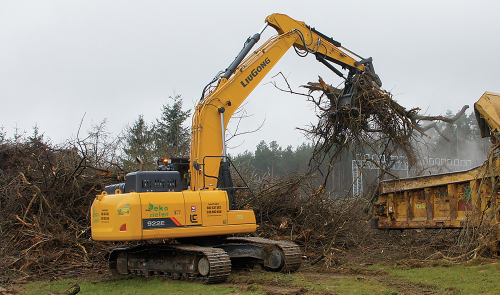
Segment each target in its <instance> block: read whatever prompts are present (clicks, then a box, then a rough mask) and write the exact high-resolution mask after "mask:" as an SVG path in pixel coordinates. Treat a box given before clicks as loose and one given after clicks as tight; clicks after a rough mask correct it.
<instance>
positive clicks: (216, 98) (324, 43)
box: [190, 14, 381, 190]
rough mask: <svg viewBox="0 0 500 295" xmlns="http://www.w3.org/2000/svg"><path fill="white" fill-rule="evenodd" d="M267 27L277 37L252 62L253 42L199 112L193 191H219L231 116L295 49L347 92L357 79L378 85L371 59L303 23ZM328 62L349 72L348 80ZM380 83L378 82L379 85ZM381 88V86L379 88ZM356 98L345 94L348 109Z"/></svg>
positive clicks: (274, 20) (275, 18) (274, 19)
mask: <svg viewBox="0 0 500 295" xmlns="http://www.w3.org/2000/svg"><path fill="white" fill-rule="evenodd" d="M266 24H267V25H269V26H271V27H273V28H274V29H276V31H277V32H278V33H279V35H277V36H275V37H273V38H271V39H269V40H268V41H267V42H265V43H264V44H263V45H262V46H261V47H260V48H259V49H257V50H256V51H254V52H253V53H252V54H251V55H250V56H248V57H246V58H244V57H245V56H246V55H247V53H248V52H250V50H251V48H252V46H253V45H254V44H255V43H256V42H257V41H258V40H259V39H260V34H261V33H257V34H255V35H253V36H252V37H250V38H249V39H248V40H247V42H246V43H245V46H244V48H243V50H242V51H241V52H240V54H239V55H238V56H237V57H236V59H235V61H234V62H233V63H232V64H231V65H230V66H229V67H228V68H227V69H226V70H225V72H224V73H223V75H221V77H220V78H219V79H218V80H217V79H215V80H216V82H217V86H216V87H215V89H214V90H213V91H212V92H210V93H209V94H206V92H205V91H204V93H203V97H202V98H201V100H200V102H199V103H198V105H197V106H196V109H195V112H194V116H193V122H192V130H191V162H192V163H193V164H194V165H192V166H191V170H190V172H191V188H192V189H193V190H200V189H215V188H216V187H217V186H218V175H219V168H220V162H221V157H222V160H223V161H224V157H225V156H226V154H225V142H224V141H225V138H224V133H225V130H226V127H227V124H228V122H229V120H230V119H231V116H232V115H233V114H234V112H235V111H236V110H237V109H238V107H239V106H240V105H241V104H242V103H243V101H244V100H245V99H246V98H247V97H248V95H249V94H250V93H251V92H252V91H253V90H254V89H255V87H256V86H257V85H258V84H259V83H260V82H261V81H262V79H263V78H264V77H265V76H266V75H267V74H268V73H269V71H270V70H271V69H272V68H273V67H274V66H275V65H276V64H277V63H278V61H279V60H280V59H281V57H282V56H283V55H284V54H285V53H286V52H287V51H288V50H289V49H290V48H292V47H294V48H295V49H296V50H297V51H298V53H299V54H300V55H302V56H305V55H307V54H313V55H315V56H316V59H317V60H318V61H320V62H321V63H323V64H325V65H326V66H327V67H328V68H330V69H332V71H334V72H335V73H336V74H338V75H339V76H341V77H343V78H345V79H346V87H345V89H350V81H351V79H353V77H354V76H355V75H358V74H361V73H364V72H365V71H369V72H370V73H371V74H372V75H373V76H374V77H376V80H378V81H379V79H378V77H377V76H376V75H375V73H374V71H373V66H372V63H371V58H368V59H364V58H362V57H360V56H359V55H357V54H355V53H353V52H352V51H349V50H347V49H345V48H343V47H341V45H340V43H339V42H337V41H335V40H333V39H332V38H330V37H327V36H326V35H324V34H322V33H320V32H319V31H317V30H316V29H314V28H311V27H309V26H307V25H306V24H305V23H304V22H300V21H296V20H294V19H292V18H290V17H288V16H286V15H284V14H272V15H270V16H268V17H267V18H266ZM330 62H333V63H335V64H337V65H340V66H341V67H342V68H345V69H347V70H348V74H347V76H345V75H344V74H342V72H341V71H340V70H338V69H337V68H335V67H334V65H332V64H331V63H330ZM377 83H378V82H377ZM378 84H379V86H380V85H381V83H378ZM351 94H352V93H348V92H346V93H344V94H343V96H342V97H341V98H340V100H342V101H344V102H343V103H342V104H343V105H349V104H350V100H349V99H352V96H351Z"/></svg>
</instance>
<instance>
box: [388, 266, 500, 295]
mask: <svg viewBox="0 0 500 295" xmlns="http://www.w3.org/2000/svg"><path fill="white" fill-rule="evenodd" d="M388 271H389V273H391V274H392V275H395V276H397V277H398V278H400V279H405V280H408V281H410V282H415V283H423V284H432V285H436V286H437V287H438V290H437V291H439V292H443V293H444V294H458V293H460V294H499V292H500V281H499V280H498V273H499V272H500V264H498V263H492V264H486V265H453V266H446V267H443V266H438V267H423V268H413V269H408V270H402V269H392V270H388Z"/></svg>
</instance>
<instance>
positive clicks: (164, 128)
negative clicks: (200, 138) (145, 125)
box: [153, 94, 191, 158]
mask: <svg viewBox="0 0 500 295" xmlns="http://www.w3.org/2000/svg"><path fill="white" fill-rule="evenodd" d="M169 98H170V99H172V100H173V104H172V105H169V104H165V105H163V111H162V114H161V118H160V119H159V120H158V119H157V120H156V125H155V127H154V132H153V133H154V142H155V152H156V155H157V156H158V157H163V158H165V157H168V158H171V157H186V156H188V154H189V143H190V128H189V127H185V126H184V122H185V121H186V119H187V118H188V117H189V116H190V115H191V110H187V111H183V110H182V97H181V95H178V94H174V96H173V97H172V96H170V97H169Z"/></svg>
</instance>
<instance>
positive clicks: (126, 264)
mask: <svg viewBox="0 0 500 295" xmlns="http://www.w3.org/2000/svg"><path fill="white" fill-rule="evenodd" d="M196 241H197V244H198V245H194V244H151V245H141V246H137V247H133V248H118V249H115V250H113V252H111V254H110V257H109V266H110V269H111V271H112V273H113V274H117V275H127V274H134V275H140V276H155V275H156V276H166V277H170V278H172V279H187V280H196V281H199V282H202V283H205V284H213V283H220V282H224V281H225V280H226V279H227V277H228V276H229V274H230V273H231V266H232V265H233V267H238V266H249V265H261V266H262V267H263V268H264V269H266V270H270V271H282V272H294V271H296V270H297V269H298V268H299V267H300V265H301V259H302V253H301V251H300V248H299V247H298V246H297V245H296V244H294V243H292V242H284V241H273V240H268V239H264V238H256V237H246V238H234V237H231V238H225V239H220V240H213V239H207V240H205V239H203V238H199V239H197V240H196ZM192 242H194V241H192Z"/></svg>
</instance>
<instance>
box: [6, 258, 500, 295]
mask: <svg viewBox="0 0 500 295" xmlns="http://www.w3.org/2000/svg"><path fill="white" fill-rule="evenodd" d="M434 265H436V266H431V267H420V268H419V267H417V268H411V269H401V268H400V266H387V265H375V266H372V267H369V268H360V269H359V271H353V272H346V274H344V273H343V272H341V271H336V272H334V273H327V272H325V270H322V269H319V268H318V269H309V270H305V271H302V272H297V273H294V274H290V275H287V274H281V273H272V272H271V273H269V272H263V271H254V270H250V271H235V272H233V273H232V274H231V276H230V277H229V278H228V281H227V282H226V283H224V284H217V285H203V284H200V283H195V282H188V281H174V280H170V279H165V278H154V277H153V278H143V277H133V276H127V277H118V278H111V277H107V276H102V277H95V278H87V279H83V278H82V279H73V280H71V279H66V280H60V281H52V282H31V283H28V284H25V285H22V286H19V285H17V286H16V289H18V290H19V291H21V294H43V295H46V294H57V293H61V292H63V291H64V290H66V289H67V288H68V287H70V286H71V285H72V284H73V283H78V284H79V285H80V287H81V291H80V293H78V294H100V295H103V294H110V295H111V294H134V295H138V294H152V295H153V294H154V295H159V294H182V295H190V294H245V295H247V294H273V293H274V292H273V290H280V291H282V292H285V293H284V294H286V290H287V288H288V289H290V292H292V291H293V290H294V289H295V290H298V289H302V293H304V292H305V293H304V294H340V295H342V294H383V295H386V294H387V295H389V294H391V295H392V294H408V293H409V294H424V293H426V292H430V293H433V294H448V295H452V294H500V280H499V279H498V274H500V264H496V263H493V264H485V265H451V266H443V264H439V263H438V264H434ZM273 288H277V289H273ZM283 290H285V291H283ZM292 293H293V292H292ZM299 293H301V292H299Z"/></svg>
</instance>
